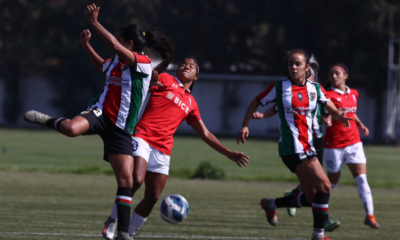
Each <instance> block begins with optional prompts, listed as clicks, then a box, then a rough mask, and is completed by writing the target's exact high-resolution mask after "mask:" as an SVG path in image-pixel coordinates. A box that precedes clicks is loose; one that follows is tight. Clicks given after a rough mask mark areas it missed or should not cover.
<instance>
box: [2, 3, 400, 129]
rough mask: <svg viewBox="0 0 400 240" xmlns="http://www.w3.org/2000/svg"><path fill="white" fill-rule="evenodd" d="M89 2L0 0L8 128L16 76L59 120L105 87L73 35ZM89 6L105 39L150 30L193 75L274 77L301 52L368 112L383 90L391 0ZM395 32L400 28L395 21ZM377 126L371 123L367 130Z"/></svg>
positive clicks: (395, 8) (98, 46)
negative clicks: (336, 68)
mask: <svg viewBox="0 0 400 240" xmlns="http://www.w3.org/2000/svg"><path fill="white" fill-rule="evenodd" d="M92 2H93V1H88V0H82V1H67V0H47V1H45V0H43V1H40V0H36V1H27V0H0V19H1V24H0V77H2V78H3V79H4V80H5V81H6V92H7V97H6V101H5V102H4V105H3V106H1V107H2V108H3V109H4V110H5V111H4V115H5V116H4V117H5V119H6V120H7V121H8V122H9V123H12V122H13V121H15V119H16V118H17V116H18V113H19V111H20V108H21V103H20V96H19V94H20V93H19V91H18V89H19V84H20V79H21V78H23V77H28V76H45V77H46V78H47V79H49V80H50V81H51V83H52V86H53V87H54V91H55V92H56V93H57V97H56V98H55V99H54V100H53V102H52V104H53V105H54V106H56V107H58V108H60V109H63V110H64V111H65V112H64V113H65V115H66V116H73V115H74V114H76V111H77V110H76V109H82V108H84V107H85V106H86V105H87V104H88V102H89V100H90V99H91V98H92V97H93V96H95V95H96V94H97V93H99V92H101V91H102V88H103V82H104V79H103V77H102V76H101V74H98V73H96V72H95V71H94V70H93V69H92V67H91V65H90V62H89V61H88V59H87V57H86V55H85V53H84V51H83V50H82V48H81V46H80V43H79V33H80V31H82V30H83V29H86V28H89V25H88V24H87V22H86V20H85V17H84V14H83V9H84V7H85V6H86V5H87V4H89V3H92ZM94 3H96V4H97V5H98V6H100V7H101V10H100V16H99V21H100V22H101V23H102V24H103V25H104V26H105V27H106V28H107V29H108V30H109V31H110V32H113V33H114V32H115V31H116V30H117V29H118V28H119V27H120V26H121V25H122V24H124V23H135V24H140V25H141V26H143V28H145V29H146V28H147V27H148V26H149V24H150V25H152V26H154V27H156V28H157V29H158V30H159V31H161V32H163V33H164V34H165V35H166V36H168V37H169V38H170V39H171V40H172V41H173V43H174V45H175V48H176V52H175V57H174V62H177V61H179V59H181V58H183V57H185V56H194V57H196V59H197V60H198V61H199V63H200V67H201V71H202V72H212V73H240V74H255V75H261V74H262V75H282V73H283V66H282V62H283V61H282V60H283V57H284V51H285V50H289V49H292V48H304V49H306V50H307V51H309V52H310V53H314V54H315V56H316V57H317V58H318V60H319V62H320V65H321V71H320V78H321V79H320V80H321V81H322V82H326V81H327V71H328V68H329V65H330V64H333V63H336V62H343V63H345V64H347V65H348V67H349V69H350V74H351V75H350V82H349V85H351V86H352V87H362V88H365V89H366V90H367V92H368V94H369V95H370V96H372V97H374V99H375V104H376V106H381V104H382V103H383V98H384V96H383V94H384V91H385V88H386V79H387V58H388V57H387V56H388V54H387V52H388V43H387V42H388V27H387V26H388V16H389V14H390V13H394V14H395V16H396V14H397V15H399V14H400V2H399V1H394V0H338V1H313V0H303V1H292V0H281V1H263V0H254V1H240V0H213V1H201V0H193V1H187V0H173V1H172V0H132V1H120V0H119V1H109V0H108V1H106V0H99V1H95V2H94ZM89 29H90V28H89ZM395 29H399V30H400V20H399V18H395ZM92 33H93V35H92V40H91V43H92V45H93V46H94V48H95V50H96V51H98V53H99V54H100V55H101V56H102V57H103V58H107V57H109V56H111V54H112V53H111V51H110V50H109V49H107V47H106V46H105V45H104V44H103V43H102V42H101V40H100V39H99V38H98V37H97V35H96V34H95V33H94V32H92ZM397 33H398V31H397ZM147 54H148V55H150V56H151V57H155V55H154V53H151V52H149V51H147ZM233 70H235V71H233ZM378 109H380V108H378ZM377 115H378V114H377ZM380 121H381V120H380V119H378V118H376V123H375V124H377V125H378V126H380V124H382V123H381V122H380ZM378 129H381V128H378Z"/></svg>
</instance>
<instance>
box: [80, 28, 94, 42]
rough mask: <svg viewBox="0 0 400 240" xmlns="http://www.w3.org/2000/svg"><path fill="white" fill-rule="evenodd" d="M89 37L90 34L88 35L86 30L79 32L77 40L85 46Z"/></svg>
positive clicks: (88, 32)
mask: <svg viewBox="0 0 400 240" xmlns="http://www.w3.org/2000/svg"><path fill="white" fill-rule="evenodd" d="M91 37H92V34H91V33H90V31H89V29H86V30H83V31H82V32H81V34H80V38H79V40H80V41H81V43H82V44H86V43H88V42H89V40H90V38H91Z"/></svg>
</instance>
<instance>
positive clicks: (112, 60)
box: [103, 54, 115, 74]
mask: <svg viewBox="0 0 400 240" xmlns="http://www.w3.org/2000/svg"><path fill="white" fill-rule="evenodd" d="M114 58H115V54H114V55H113V56H112V57H111V60H110V63H109V64H108V67H107V68H106V70H104V71H103V73H106V74H107V72H108V69H109V68H110V66H111V64H112V63H113V62H114Z"/></svg>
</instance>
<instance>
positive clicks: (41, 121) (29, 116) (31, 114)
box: [24, 110, 52, 127]
mask: <svg viewBox="0 0 400 240" xmlns="http://www.w3.org/2000/svg"><path fill="white" fill-rule="evenodd" d="M51 118H52V117H50V116H49V115H46V114H44V113H41V112H38V111H35V110H30V111H27V112H26V113H25V115H24V120H25V121H26V122H28V123H33V124H37V125H39V126H42V127H47V126H46V121H47V120H49V119H51Z"/></svg>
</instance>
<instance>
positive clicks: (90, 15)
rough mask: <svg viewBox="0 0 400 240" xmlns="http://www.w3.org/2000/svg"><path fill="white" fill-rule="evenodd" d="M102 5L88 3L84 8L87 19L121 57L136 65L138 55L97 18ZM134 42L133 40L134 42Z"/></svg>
mask: <svg viewBox="0 0 400 240" xmlns="http://www.w3.org/2000/svg"><path fill="white" fill-rule="evenodd" d="M99 11H100V7H97V6H96V5H95V4H94V3H93V4H91V5H88V6H87V7H86V9H85V10H84V12H85V15H86V19H87V21H88V22H89V24H90V25H91V26H92V27H93V28H94V30H95V31H96V33H97V34H98V35H99V36H100V38H101V40H103V42H104V43H105V44H106V45H107V46H108V47H109V48H110V49H111V50H112V51H113V52H115V53H116V54H117V55H118V57H119V58H121V59H123V60H124V61H125V62H127V63H128V64H129V65H131V66H135V65H136V57H135V55H134V54H133V53H132V51H131V50H129V49H128V48H126V47H125V46H123V45H122V44H121V43H120V42H119V41H118V40H117V39H116V38H115V37H114V35H112V34H111V33H110V32H109V31H107V29H105V28H104V27H103V26H102V25H101V24H100V23H99V22H98V20H97V17H98V15H99ZM132 44H133V42H132Z"/></svg>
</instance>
